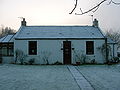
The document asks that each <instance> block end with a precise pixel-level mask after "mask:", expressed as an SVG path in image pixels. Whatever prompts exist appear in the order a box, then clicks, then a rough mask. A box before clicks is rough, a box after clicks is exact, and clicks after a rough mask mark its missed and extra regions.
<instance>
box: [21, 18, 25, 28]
mask: <svg viewBox="0 0 120 90" xmlns="http://www.w3.org/2000/svg"><path fill="white" fill-rule="evenodd" d="M21 26H26V21H25V18H23V21H21Z"/></svg>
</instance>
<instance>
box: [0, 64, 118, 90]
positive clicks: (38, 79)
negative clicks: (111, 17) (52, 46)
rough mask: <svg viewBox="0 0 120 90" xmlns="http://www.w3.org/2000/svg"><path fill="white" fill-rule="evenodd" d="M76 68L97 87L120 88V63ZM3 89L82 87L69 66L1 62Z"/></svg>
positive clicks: (73, 89) (102, 89) (101, 89)
mask: <svg viewBox="0 0 120 90" xmlns="http://www.w3.org/2000/svg"><path fill="white" fill-rule="evenodd" d="M75 67H76V69H77V70H78V71H79V72H80V73H81V74H82V75H83V76H84V77H85V78H86V79H87V81H88V82H89V83H90V84H91V85H92V86H93V87H94V89H95V90H120V65H119V64H118V65H111V66H108V65H82V66H75ZM0 90H80V88H79V86H78V84H77V83H76V81H75V79H74V77H73V76H72V74H71V72H70V71H69V70H68V68H67V65H13V64H1V65H0Z"/></svg>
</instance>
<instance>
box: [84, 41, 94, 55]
mask: <svg viewBox="0 0 120 90" xmlns="http://www.w3.org/2000/svg"><path fill="white" fill-rule="evenodd" d="M86 54H94V42H93V41H87V42H86Z"/></svg>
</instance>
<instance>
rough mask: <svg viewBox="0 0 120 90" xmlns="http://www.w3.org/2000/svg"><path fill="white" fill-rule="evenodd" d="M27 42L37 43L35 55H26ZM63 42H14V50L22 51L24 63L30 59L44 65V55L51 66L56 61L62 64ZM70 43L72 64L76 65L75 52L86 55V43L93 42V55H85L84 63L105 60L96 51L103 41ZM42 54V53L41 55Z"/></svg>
mask: <svg viewBox="0 0 120 90" xmlns="http://www.w3.org/2000/svg"><path fill="white" fill-rule="evenodd" d="M28 41H37V49H38V50H37V51H38V52H37V55H28ZM63 41H66V40H15V43H14V48H15V49H14V50H16V49H20V50H22V51H23V52H24V53H25V55H27V57H26V61H28V60H30V59H31V58H35V62H36V63H37V64H45V63H46V62H45V61H44V60H43V58H44V54H45V53H46V54H48V53H49V54H50V55H49V63H50V64H53V63H55V62H56V61H59V62H62V63H63V50H61V48H63ZM68 41H71V46H72V48H74V50H72V64H75V63H76V59H75V52H77V53H78V54H84V55H86V41H94V55H86V57H87V60H86V62H88V63H90V62H91V60H93V59H94V60H95V61H96V62H97V63H104V62H105V58H104V57H103V55H102V53H101V52H100V51H99V50H98V49H97V47H100V46H102V44H104V43H105V40H68ZM43 52H44V53H43Z"/></svg>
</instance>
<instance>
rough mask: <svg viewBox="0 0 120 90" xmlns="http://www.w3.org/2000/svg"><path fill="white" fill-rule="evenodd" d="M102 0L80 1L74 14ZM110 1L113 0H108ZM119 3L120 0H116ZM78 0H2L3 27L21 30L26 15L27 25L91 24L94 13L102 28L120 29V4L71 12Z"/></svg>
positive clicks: (1, 15) (0, 10)
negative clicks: (85, 12)
mask: <svg viewBox="0 0 120 90" xmlns="http://www.w3.org/2000/svg"><path fill="white" fill-rule="evenodd" d="M101 1H102V0H79V2H78V7H77V9H76V10H75V13H76V12H77V13H80V11H79V8H82V10H83V11H86V10H88V9H89V8H91V7H93V6H94V5H97V4H98V3H99V2H101ZM108 1H110V0H108ZM114 1H116V2H120V0H114ZM74 4H75V0H0V26H1V25H4V26H8V27H11V28H12V29H16V30H18V29H19V27H20V25H21V19H20V18H18V17H24V18H26V21H27V25H28V26H30V25H92V17H91V16H90V15H91V14H93V15H94V18H97V19H98V21H99V26H100V28H101V29H102V30H110V29H113V30H119V31H120V5H119V6H117V5H114V4H111V5H107V4H108V2H105V3H104V4H102V5H101V7H100V8H99V9H98V10H97V11H96V12H95V13H92V12H91V13H88V14H85V15H82V16H80V15H75V14H74V13H73V14H72V15H70V14H69V13H70V12H71V10H72V9H73V7H74Z"/></svg>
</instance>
